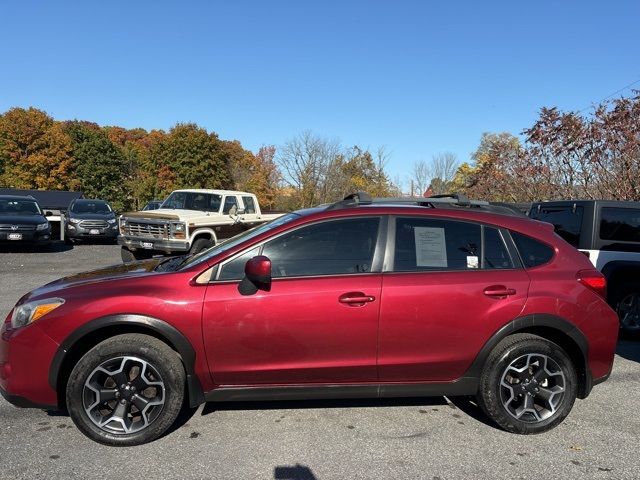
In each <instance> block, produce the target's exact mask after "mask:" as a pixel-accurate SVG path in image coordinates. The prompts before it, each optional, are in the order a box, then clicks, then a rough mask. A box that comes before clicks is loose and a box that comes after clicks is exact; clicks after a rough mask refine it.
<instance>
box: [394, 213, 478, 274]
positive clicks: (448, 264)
mask: <svg viewBox="0 0 640 480" xmlns="http://www.w3.org/2000/svg"><path fill="white" fill-rule="evenodd" d="M481 243H482V242H481V227H480V225H478V224H475V223H468V222H458V221H454V220H441V219H429V218H398V219H396V239H395V252H394V260H393V271H394V272H414V271H429V270H475V269H479V268H480V258H481V251H480V248H481Z"/></svg>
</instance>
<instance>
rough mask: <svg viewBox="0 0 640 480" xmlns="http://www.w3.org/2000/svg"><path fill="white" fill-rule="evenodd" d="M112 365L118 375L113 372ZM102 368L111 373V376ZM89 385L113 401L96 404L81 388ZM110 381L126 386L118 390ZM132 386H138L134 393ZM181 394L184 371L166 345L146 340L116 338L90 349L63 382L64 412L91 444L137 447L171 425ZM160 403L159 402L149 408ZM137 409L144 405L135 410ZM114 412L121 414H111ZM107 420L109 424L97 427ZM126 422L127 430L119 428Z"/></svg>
mask: <svg viewBox="0 0 640 480" xmlns="http://www.w3.org/2000/svg"><path fill="white" fill-rule="evenodd" d="M118 365H120V370H121V371H116V369H117V367H118ZM98 367H100V368H98ZM136 367H137V368H138V370H137V375H136V371H135V368H136ZM103 369H107V371H109V372H111V371H112V370H110V369H113V375H111V376H110V375H108V374H107V373H106V371H105V370H103ZM141 372H146V373H144V375H143V374H142V373H141ZM122 375H125V377H122ZM103 379H104V380H103ZM89 381H91V382H90V384H91V385H94V386H98V387H99V388H100V389H101V390H102V391H103V392H106V393H105V395H111V396H114V398H113V399H111V400H109V401H105V402H100V399H99V397H98V395H97V394H96V393H94V392H97V391H96V390H94V389H93V388H91V387H89V386H87V385H86V384H88V383H89ZM116 381H122V382H127V383H126V384H125V383H123V384H122V385H121V386H120V388H119V387H118V386H117V385H116V384H115V383H116ZM135 385H139V386H140V388H139V389H138V390H137V391H136V388H135ZM160 385H161V386H160ZM184 390H185V371H184V367H183V365H182V362H181V361H180V359H179V358H178V355H177V354H176V353H175V352H174V351H173V350H172V349H171V348H170V347H169V346H168V345H166V344H165V343H163V342H162V341H160V340H158V339H157V338H154V337H150V336H148V335H141V334H126V335H118V336H115V337H111V338H109V339H107V340H105V341H103V342H101V343H99V344H98V345H96V346H95V347H93V348H92V349H91V350H89V351H88V352H87V353H86V354H85V355H84V356H83V357H82V358H81V359H80V360H79V361H78V363H77V364H76V365H75V366H74V368H73V370H72V371H71V374H70V375H69V381H68V383H67V390H66V401H67V409H68V411H69V415H70V416H71V419H72V420H73V422H74V423H75V424H76V426H77V427H78V429H79V430H80V431H81V432H82V433H84V434H85V435H86V436H87V437H89V438H91V439H92V440H94V441H96V442H99V443H103V444H105V445H112V446H132V445H140V444H142V443H146V442H150V441H152V440H155V439H156V438H158V437H160V436H161V435H162V434H163V433H165V432H166V431H167V430H168V429H169V428H170V427H171V425H173V423H174V422H175V420H176V418H177V417H178V414H179V413H180V411H181V409H182V405H183V401H184ZM113 392H116V393H113ZM115 395H117V397H116V396H115ZM105 398H106V397H105ZM160 399H162V403H161V404H155V403H157V402H159V401H160ZM145 402H146V403H145ZM87 404H89V405H87ZM141 404H142V405H148V406H147V407H144V408H143V410H139V409H137V406H138V405H141ZM119 408H122V410H121V411H120V412H121V413H124V414H122V415H116V414H117V413H118V411H119V410H118V409H119ZM87 410H89V412H88V411H87ZM145 412H146V414H145ZM109 418H111V419H112V420H111V421H110V422H108V423H106V424H105V425H104V426H100V425H99V423H100V421H101V420H102V421H103V422H107V421H108V419H109ZM122 419H126V421H121V420H122ZM136 419H137V420H136ZM128 422H131V423H130V425H129V427H128V430H129V431H127V427H125V425H126V423H128ZM118 429H121V430H122V431H119V430H118Z"/></svg>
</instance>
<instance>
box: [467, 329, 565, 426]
mask: <svg viewBox="0 0 640 480" xmlns="http://www.w3.org/2000/svg"><path fill="white" fill-rule="evenodd" d="M576 395H577V374H576V370H575V367H574V365H573V363H572V361H571V359H570V358H569V356H568V355H567V354H566V353H565V352H564V350H563V349H562V348H560V347H559V346H558V345H556V344H555V343H553V342H550V341H548V340H546V339H544V338H542V337H538V336H536V335H530V334H514V335H511V336H509V337H507V338H505V339H504V340H502V341H501V342H500V343H499V344H498V345H497V346H496V347H495V348H494V350H493V351H492V352H491V354H490V355H489V358H488V360H487V362H486V364H485V367H484V369H483V372H482V375H481V378H480V393H479V395H478V404H479V406H480V407H481V408H482V409H483V410H484V412H485V413H486V414H487V416H488V417H489V418H491V419H492V420H493V421H494V422H495V423H497V424H498V425H499V426H500V427H502V428H504V429H505V430H507V431H509V432H513V433H520V434H532V433H541V432H544V431H547V430H550V429H552V428H553V427H555V426H556V425H558V424H559V423H561V422H562V421H563V420H564V419H565V417H566V416H567V415H568V414H569V412H570V411H571V408H572V407H573V403H574V402H575V399H576Z"/></svg>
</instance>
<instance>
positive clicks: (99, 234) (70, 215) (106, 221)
mask: <svg viewBox="0 0 640 480" xmlns="http://www.w3.org/2000/svg"><path fill="white" fill-rule="evenodd" d="M65 217H66V218H65V226H64V235H65V240H66V241H67V243H71V242H73V241H74V240H80V239H82V240H87V239H88V240H97V239H107V240H111V241H113V242H115V241H116V240H117V238H118V221H117V220H116V214H115V213H114V211H113V209H112V208H111V206H110V205H109V204H108V203H107V202H105V201H104V200H90V199H85V198H80V199H78V200H74V201H73V202H71V205H69V209H68V210H67V214H66V216H65Z"/></svg>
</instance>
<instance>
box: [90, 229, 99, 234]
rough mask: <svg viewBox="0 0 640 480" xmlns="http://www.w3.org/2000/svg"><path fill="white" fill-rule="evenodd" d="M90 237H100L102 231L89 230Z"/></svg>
mask: <svg viewBox="0 0 640 480" xmlns="http://www.w3.org/2000/svg"><path fill="white" fill-rule="evenodd" d="M89 235H100V230H98V229H97V228H92V229H91V230H89Z"/></svg>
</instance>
